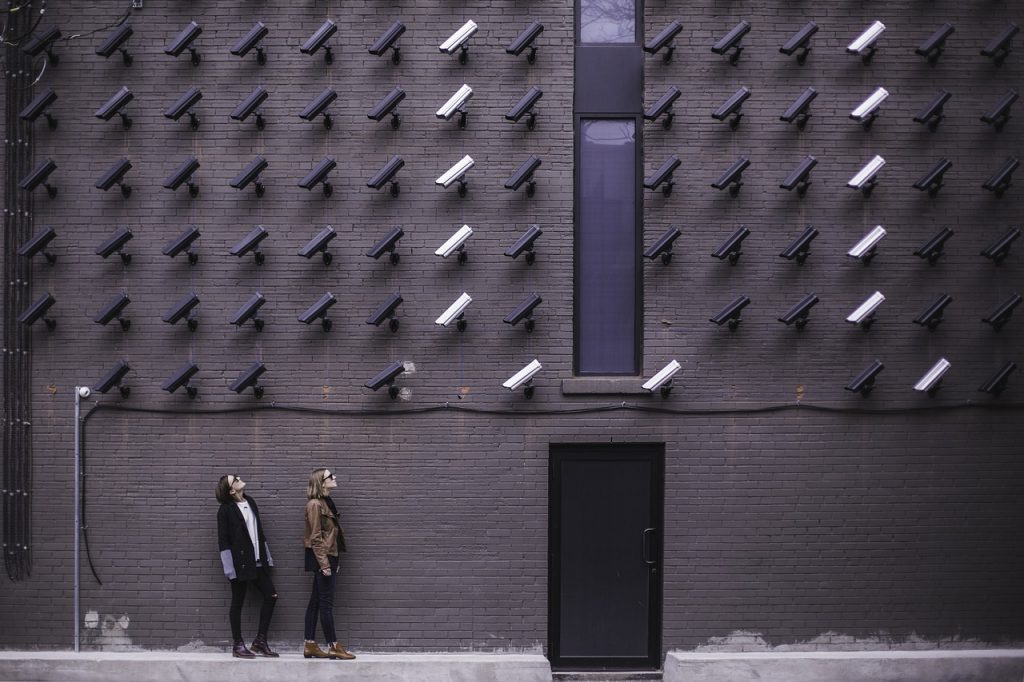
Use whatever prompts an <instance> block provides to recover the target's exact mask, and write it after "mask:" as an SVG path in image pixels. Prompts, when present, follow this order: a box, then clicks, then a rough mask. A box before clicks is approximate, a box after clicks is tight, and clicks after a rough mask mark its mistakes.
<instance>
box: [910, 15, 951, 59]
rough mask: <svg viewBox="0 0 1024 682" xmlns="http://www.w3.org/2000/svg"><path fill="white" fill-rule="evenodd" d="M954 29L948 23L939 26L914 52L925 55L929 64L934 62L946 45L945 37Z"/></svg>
mask: <svg viewBox="0 0 1024 682" xmlns="http://www.w3.org/2000/svg"><path fill="white" fill-rule="evenodd" d="M955 30H956V29H954V28H953V24H950V23H945V24H943V25H942V26H939V27H938V28H937V29H935V32H934V33H932V34H931V35H930V36H928V39H927V40H925V41H924V42H923V43H921V45H920V47H918V48H917V49H916V50H914V52H916V53H917V54H919V55H921V56H922V57H925V58H926V59H927V60H928V63H929V64H935V63H936V62H938V61H939V57H940V56H942V51H943V50H944V49H945V47H946V39H947V38H949V36H951V35H953V31H955Z"/></svg>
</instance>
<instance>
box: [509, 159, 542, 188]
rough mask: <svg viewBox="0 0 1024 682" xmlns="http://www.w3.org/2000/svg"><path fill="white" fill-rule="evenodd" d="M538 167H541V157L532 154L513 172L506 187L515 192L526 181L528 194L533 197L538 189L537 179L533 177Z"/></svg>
mask: <svg viewBox="0 0 1024 682" xmlns="http://www.w3.org/2000/svg"><path fill="white" fill-rule="evenodd" d="M538 168H540V157H538V156H534V155H532V154H531V155H530V158H528V159H527V160H526V161H524V162H523V165H521V166H519V169H518V170H517V171H516V172H515V173H513V174H512V177H510V178H509V179H508V180H506V181H505V189H510V190H512V191H513V192H515V191H516V190H518V189H519V188H520V187H522V186H523V183H526V196H528V197H532V196H533V194H534V192H536V191H537V181H536V180H534V179H533V174H534V172H535V171H536V170H537V169H538Z"/></svg>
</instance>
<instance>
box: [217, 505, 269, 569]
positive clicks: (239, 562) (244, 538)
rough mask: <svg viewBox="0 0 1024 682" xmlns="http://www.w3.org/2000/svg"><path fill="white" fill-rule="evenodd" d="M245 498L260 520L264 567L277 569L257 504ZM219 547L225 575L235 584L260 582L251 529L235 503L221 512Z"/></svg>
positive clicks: (260, 543) (226, 506)
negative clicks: (246, 524)
mask: <svg viewBox="0 0 1024 682" xmlns="http://www.w3.org/2000/svg"><path fill="white" fill-rule="evenodd" d="M242 497H243V498H245V501H246V502H248V503H249V508H250V509H252V514H253V516H255V517H256V536H257V537H258V538H259V545H260V563H261V564H263V565H264V566H273V565H274V560H273V559H272V558H271V556H270V551H269V550H268V549H267V538H266V537H265V536H264V535H263V523H262V522H260V511H259V509H258V508H257V507H256V502H254V501H253V499H252V498H251V497H249V496H248V495H242ZM217 546H218V548H219V549H220V560H221V563H222V564H224V575H226V576H227V577H228V578H229V579H231V580H234V579H236V578H237V579H239V580H255V579H256V553H255V552H254V551H253V547H252V539H251V538H250V537H249V529H248V528H246V526H245V517H244V516H242V510H240V509H239V508H238V505H237V504H235V502H234V501H231V502H226V503H224V504H222V505H221V506H220V509H218V510H217Z"/></svg>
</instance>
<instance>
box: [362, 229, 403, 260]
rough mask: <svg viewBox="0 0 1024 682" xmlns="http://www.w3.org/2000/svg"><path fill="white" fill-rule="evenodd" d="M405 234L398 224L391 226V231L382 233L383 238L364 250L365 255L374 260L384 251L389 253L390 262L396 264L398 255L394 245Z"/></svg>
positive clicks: (396, 244)
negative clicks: (367, 249)
mask: <svg viewBox="0 0 1024 682" xmlns="http://www.w3.org/2000/svg"><path fill="white" fill-rule="evenodd" d="M404 236H405V231H404V230H403V229H402V228H400V227H399V226H398V225H395V226H394V227H392V228H391V231H390V232H388V233H387V234H386V235H384V238H383V239H381V240H380V241H379V242H377V243H376V244H374V245H373V247H372V248H371V249H370V250H369V251H367V252H366V255H367V256H369V257H370V258H372V259H374V260H379V259H380V257H381V256H383V255H384V254H385V253H388V254H391V264H392V265H398V261H399V259H400V256H399V255H398V252H396V251H395V247H396V246H398V240H399V239H401V238H402V237H404Z"/></svg>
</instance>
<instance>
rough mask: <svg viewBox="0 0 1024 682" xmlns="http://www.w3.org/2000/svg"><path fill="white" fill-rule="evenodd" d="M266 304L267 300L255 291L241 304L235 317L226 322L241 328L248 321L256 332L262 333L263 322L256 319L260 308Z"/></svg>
mask: <svg viewBox="0 0 1024 682" xmlns="http://www.w3.org/2000/svg"><path fill="white" fill-rule="evenodd" d="M266 302H267V299H266V298H264V296H263V294H261V293H260V292H258V291H257V292H256V293H255V294H253V295H252V296H251V297H250V298H249V300H248V301H246V302H245V303H244V304H242V307H241V308H239V309H238V312H236V313H235V316H234V317H232V318H231V319H230V320H228V324H233V325H235V326H236V327H241V326H242V325H243V324H245V323H246V322H248V321H249V320H252V324H253V326H254V327H256V331H258V332H261V331H263V320H261V319H260V318H259V317H257V315H258V314H259V311H260V308H262V307H263V304H264V303H266Z"/></svg>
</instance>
